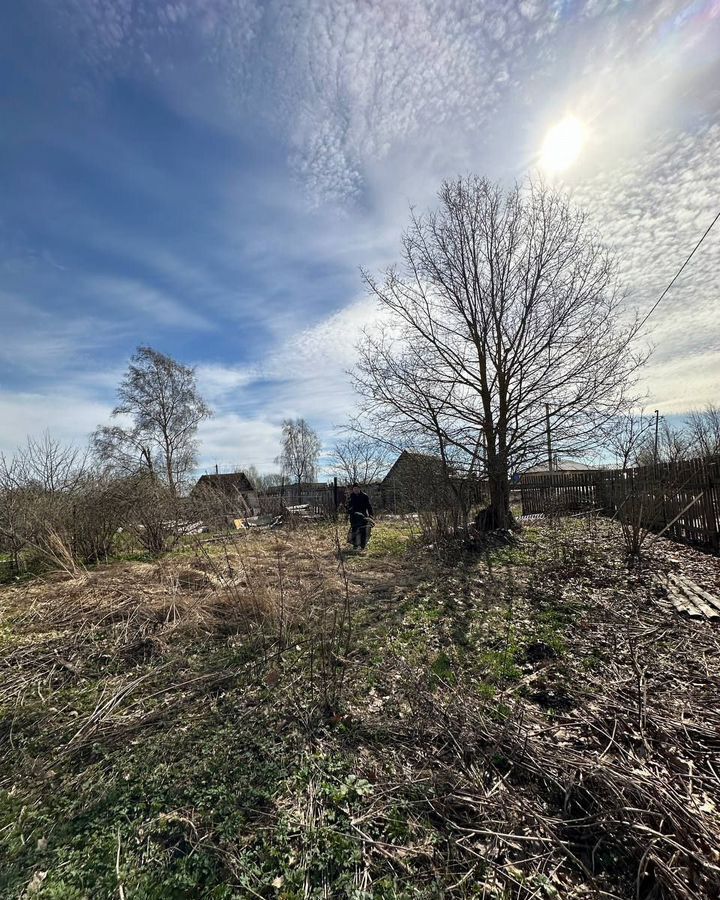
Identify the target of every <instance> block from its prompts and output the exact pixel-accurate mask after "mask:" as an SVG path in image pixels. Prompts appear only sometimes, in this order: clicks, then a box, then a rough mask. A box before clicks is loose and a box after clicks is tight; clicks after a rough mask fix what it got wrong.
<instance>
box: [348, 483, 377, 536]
mask: <svg viewBox="0 0 720 900" xmlns="http://www.w3.org/2000/svg"><path fill="white" fill-rule="evenodd" d="M372 514H373V508H372V503H370V498H369V497H368V495H367V494H366V493H365V492H364V491H361V490H360V485H359V484H358V483H357V481H356V482H355V484H353V486H352V491H351V493H350V496H349V498H348V518H349V519H350V529H351V531H350V541H351V543H352V545H353V547H354V548H355V549H356V550H364V549H365V547H367V542H368V538H369V536H370V528H371V525H372V519H371V517H372Z"/></svg>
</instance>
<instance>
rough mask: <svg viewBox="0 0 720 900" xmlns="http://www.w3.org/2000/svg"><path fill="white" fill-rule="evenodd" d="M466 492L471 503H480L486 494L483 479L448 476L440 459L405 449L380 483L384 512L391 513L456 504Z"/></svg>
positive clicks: (417, 510) (466, 497)
mask: <svg viewBox="0 0 720 900" xmlns="http://www.w3.org/2000/svg"><path fill="white" fill-rule="evenodd" d="M459 492H463V493H464V495H465V499H466V500H467V502H468V503H475V502H478V501H479V500H480V498H481V496H482V494H483V483H482V481H481V480H480V479H471V480H468V479H466V478H463V477H461V476H460V475H453V474H448V472H447V471H446V469H445V466H444V465H443V461H442V459H441V458H440V457H439V456H432V455H430V454H429V453H416V452H414V451H411V450H403V451H402V453H401V454H400V456H398V458H397V459H396V460H395V462H394V463H393V465H392V466H391V467H390V471H389V472H388V473H387V475H386V476H385V477H384V478H383V480H382V481H381V482H380V498H381V503H382V506H383V508H384V509H386V510H388V511H392V512H420V511H422V510H425V509H437V508H441V507H444V506H448V505H454V504H455V503H456V502H457V496H458V495H459Z"/></svg>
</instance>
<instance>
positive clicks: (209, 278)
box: [0, 0, 720, 471]
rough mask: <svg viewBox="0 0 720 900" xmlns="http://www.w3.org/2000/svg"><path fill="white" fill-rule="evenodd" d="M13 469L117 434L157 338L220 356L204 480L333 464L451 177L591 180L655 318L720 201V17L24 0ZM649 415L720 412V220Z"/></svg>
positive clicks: (4, 160) (206, 431)
mask: <svg viewBox="0 0 720 900" xmlns="http://www.w3.org/2000/svg"><path fill="white" fill-rule="evenodd" d="M0 110H1V118H0V451H6V452H12V450H13V448H14V447H16V446H17V445H18V444H19V443H21V442H23V441H24V439H25V436H26V435H28V434H32V435H38V434H40V433H41V432H43V431H44V430H46V429H47V430H49V431H50V432H51V434H52V435H53V436H55V437H57V438H59V439H61V440H63V441H73V442H78V443H82V442H84V441H86V440H87V437H88V435H89V434H90V433H91V432H92V431H93V429H94V428H95V427H96V426H97V425H98V424H102V423H106V422H107V421H108V417H109V415H110V412H111V410H112V407H113V404H114V399H115V398H114V392H115V389H116V387H117V384H118V382H119V380H120V378H121V377H122V374H123V371H124V370H125V368H126V366H127V364H128V360H129V358H130V356H131V354H132V353H133V351H134V349H135V348H136V347H137V346H138V345H140V344H149V345H151V346H153V347H155V348H156V349H158V350H161V351H162V352H164V353H167V354H170V355H171V356H173V357H175V358H177V359H178V360H180V361H182V362H183V363H186V364H188V365H193V366H196V367H197V377H198V383H199V386H200V390H201V392H202V394H203V396H204V397H205V398H206V400H207V401H208V402H209V403H210V404H211V406H212V407H213V408H214V410H215V415H214V417H213V418H212V419H210V420H208V421H207V422H205V423H203V425H202V426H201V429H200V433H199V437H200V441H201V447H200V451H201V452H200V468H201V470H210V469H212V468H213V467H214V466H215V465H216V464H217V465H218V466H219V467H220V470H221V471H223V470H226V471H228V470H231V469H232V468H234V467H238V466H239V467H242V466H247V465H251V464H252V465H255V466H257V467H258V468H260V469H261V470H271V469H273V468H275V467H274V463H273V461H274V459H275V457H276V456H277V454H278V452H279V437H280V423H281V422H282V420H283V419H285V418H288V417H296V416H303V417H305V418H306V419H307V420H308V421H309V422H310V423H311V424H312V425H313V426H315V427H316V428H317V430H318V431H319V433H320V435H321V437H322V439H323V442H324V445H325V447H326V448H327V447H329V446H330V445H331V443H332V441H333V436H334V434H335V431H334V429H335V428H336V427H338V426H341V425H342V424H343V423H344V422H345V421H346V420H347V419H348V418H349V417H350V416H351V415H352V413H353V411H354V409H355V406H356V400H355V398H354V396H353V391H352V387H351V385H350V380H349V377H348V374H347V372H348V371H352V369H353V366H354V361H355V357H356V353H355V350H354V346H355V343H356V341H357V339H358V337H359V335H360V332H361V329H362V327H363V326H364V324H366V323H368V322H371V321H372V319H373V316H374V315H375V311H374V307H373V304H372V301H371V300H370V298H369V297H368V296H367V293H366V291H365V288H364V286H363V282H362V279H361V276H360V267H363V268H365V269H367V270H368V271H370V272H378V271H380V270H382V269H383V268H384V267H386V266H387V265H389V264H391V263H392V262H393V261H395V260H397V259H398V258H399V249H400V237H401V233H402V230H403V228H404V227H405V226H406V224H407V222H408V215H409V208H410V206H415V207H417V208H420V209H424V208H427V207H428V206H431V205H432V204H433V203H434V202H435V199H436V195H437V191H438V188H439V186H440V183H441V181H442V180H443V178H447V177H453V176H456V175H459V174H467V173H469V172H473V173H478V174H480V175H486V176H488V177H490V178H491V179H493V180H497V181H500V182H502V183H505V184H512V183H513V182H514V181H515V180H520V179H523V178H524V177H525V176H527V175H529V174H532V173H533V172H536V171H537V169H538V167H539V166H540V167H542V166H543V163H544V158H543V156H542V152H541V151H542V147H543V143H544V141H545V138H546V135H547V133H548V131H549V130H550V129H552V128H553V127H554V126H556V125H557V123H558V122H562V121H565V120H566V119H567V117H568V116H571V117H573V121H578V122H580V123H582V127H583V134H584V142H583V146H582V148H581V149H580V152H579V155H578V156H577V159H576V160H575V161H574V163H573V164H572V165H570V166H569V167H568V168H566V169H564V170H562V171H554V172H551V173H547V172H546V177H548V178H550V180H551V181H553V182H556V183H558V184H559V185H560V186H561V187H563V188H566V189H567V190H568V191H570V192H571V194H572V196H573V198H574V200H575V201H576V202H577V203H578V204H580V205H581V206H583V207H584V208H586V209H587V211H588V213H589V215H590V217H591V220H592V221H593V223H594V224H595V225H596V226H597V228H598V229H599V230H600V232H601V234H602V235H603V237H604V239H605V240H606V242H607V243H608V244H609V245H610V246H612V247H613V248H614V249H615V250H616V252H617V254H618V258H619V262H620V270H621V276H622V280H623V284H624V286H625V290H626V292H627V303H628V305H629V306H633V307H637V308H638V309H640V310H641V311H645V310H647V309H649V308H650V306H651V305H652V303H653V302H654V301H655V299H656V298H657V296H658V295H659V294H660V292H661V291H662V289H663V288H664V287H665V285H666V284H667V283H668V282H669V280H670V279H671V278H672V276H673V275H674V274H675V272H676V271H677V269H678V267H679V266H680V264H681V263H682V261H683V260H684V259H685V257H686V256H687V254H688V253H689V252H690V250H691V249H692V247H693V246H694V245H695V243H696V242H697V240H698V239H699V237H700V236H701V234H702V233H703V232H704V231H705V229H706V228H707V226H708V225H709V224H710V222H711V221H712V219H713V218H714V216H715V215H716V214H717V212H718V211H720V0H696V2H691V3H688V2H673V0H549V2H541V0H520V2H517V3H513V2H506V0H496V2H493V0H491V2H480V0H477V2H476V0H304V2H289V0H173V2H170V3H164V2H154V0H25V2H23V3H22V4H10V3H7V4H2V6H1V7H0ZM648 324H649V325H650V326H652V328H651V334H650V338H651V340H652V343H653V345H654V348H655V349H654V353H653V356H652V358H651V362H650V364H649V366H648V368H647V370H646V372H645V375H644V383H643V387H644V389H645V390H646V391H647V406H648V408H649V409H656V408H658V409H660V410H661V412H662V413H663V415H666V416H675V417H679V416H681V415H682V413H683V412H685V411H686V410H687V409H689V408H691V407H697V406H700V405H702V404H704V403H707V402H720V225H718V226H717V227H716V228H715V229H714V230H713V231H712V232H711V233H710V235H709V236H708V238H707V239H706V241H705V242H704V243H703V245H702V247H701V248H700V250H698V253H697V254H696V256H695V257H694V258H693V260H692V262H691V264H690V265H689V266H688V268H687V269H686V271H685V272H684V273H683V275H682V276H681V278H680V279H679V280H678V282H677V283H676V285H675V287H674V288H673V290H672V291H671V292H670V293H669V294H668V296H667V297H666V299H665V300H664V301H663V303H662V304H661V305H660V307H659V308H658V310H657V312H656V313H655V314H654V315H653V316H652V318H651V320H650V322H649V323H648Z"/></svg>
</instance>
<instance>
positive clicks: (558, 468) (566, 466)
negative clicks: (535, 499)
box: [522, 458, 595, 475]
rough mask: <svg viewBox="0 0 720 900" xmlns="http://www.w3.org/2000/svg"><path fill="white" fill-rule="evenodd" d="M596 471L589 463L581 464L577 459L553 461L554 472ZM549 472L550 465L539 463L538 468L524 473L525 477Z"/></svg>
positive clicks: (526, 470) (533, 467)
mask: <svg viewBox="0 0 720 900" xmlns="http://www.w3.org/2000/svg"><path fill="white" fill-rule="evenodd" d="M594 470H595V466H589V465H588V464H587V463H584V462H579V461H578V460H575V459H557V458H556V459H555V460H554V461H553V472H592V471H594ZM547 472H549V469H548V464H547V463H546V462H545V463H539V464H538V465H536V466H531V467H530V468H529V469H525V471H524V472H523V473H522V474H523V475H543V474H547Z"/></svg>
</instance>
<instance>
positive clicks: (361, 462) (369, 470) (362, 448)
mask: <svg viewBox="0 0 720 900" xmlns="http://www.w3.org/2000/svg"><path fill="white" fill-rule="evenodd" d="M388 453H389V451H388V448H387V447H386V446H385V445H384V444H382V443H380V442H378V441H373V440H371V439H370V438H368V437H365V436H364V435H354V436H351V437H347V438H344V439H342V440H339V441H337V443H336V444H335V446H334V447H333V449H332V451H331V453H330V462H331V465H332V466H333V468H334V470H335V472H336V473H337V475H338V476H340V478H341V479H342V480H343V481H345V482H346V483H348V484H353V483H354V482H356V481H357V482H358V484H372V483H373V482H375V481H378V480H379V479H380V478H381V477H382V476H383V475H384V474H385V473H386V472H387V470H388V468H389V465H390V461H389V458H388Z"/></svg>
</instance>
